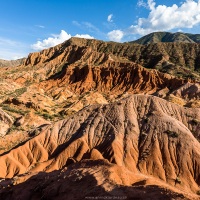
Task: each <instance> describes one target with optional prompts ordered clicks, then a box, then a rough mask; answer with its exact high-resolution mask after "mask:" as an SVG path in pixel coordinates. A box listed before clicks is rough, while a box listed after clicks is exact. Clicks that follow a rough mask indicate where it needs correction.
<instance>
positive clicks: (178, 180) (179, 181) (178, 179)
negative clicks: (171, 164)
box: [175, 176, 181, 184]
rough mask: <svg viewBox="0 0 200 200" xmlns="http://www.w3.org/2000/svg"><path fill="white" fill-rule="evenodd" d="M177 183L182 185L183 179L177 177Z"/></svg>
mask: <svg viewBox="0 0 200 200" xmlns="http://www.w3.org/2000/svg"><path fill="white" fill-rule="evenodd" d="M175 182H176V183H179V184H181V179H180V178H179V177H178V176H177V177H176V179H175Z"/></svg>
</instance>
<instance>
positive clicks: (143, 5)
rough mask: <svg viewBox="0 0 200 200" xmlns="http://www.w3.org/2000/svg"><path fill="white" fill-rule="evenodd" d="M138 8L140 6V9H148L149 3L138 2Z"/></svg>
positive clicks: (140, 0) (141, 0)
mask: <svg viewBox="0 0 200 200" xmlns="http://www.w3.org/2000/svg"><path fill="white" fill-rule="evenodd" d="M137 6H138V7H144V8H147V7H148V5H147V3H146V2H144V1H143V0H139V1H138V2H137Z"/></svg>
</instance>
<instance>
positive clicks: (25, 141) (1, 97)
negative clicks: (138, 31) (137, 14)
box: [0, 33, 200, 200]
mask: <svg viewBox="0 0 200 200" xmlns="http://www.w3.org/2000/svg"><path fill="white" fill-rule="evenodd" d="M199 40H200V36H199V35H191V34H182V33H177V34H170V33H153V34H150V35H148V36H145V37H144V38H141V39H140V40H137V41H135V42H130V43H114V42H103V41H98V40H89V39H80V38H71V39H70V40H68V41H65V42H64V43H62V44H59V45H57V46H55V47H52V48H49V49H45V50H43V51H41V52H37V53H31V54H29V56H28V57H27V58H25V59H20V60H17V61H4V60H0V66H1V68H0V199H3V200H10V199H20V200H26V199H27V200H28V199H43V200H47V199H48V200H49V199H53V200H54V199H66V200H68V199H69V200H72V199H87V198H90V197H91V198H93V197H99V198H100V197H102V198H103V197H110V198H117V197H118V198H121V199H122V198H124V199H200V196H199V195H200V143H199V141H200V85H199V81H200V43H199Z"/></svg>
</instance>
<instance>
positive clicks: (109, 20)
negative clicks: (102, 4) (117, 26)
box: [107, 14, 113, 22]
mask: <svg viewBox="0 0 200 200" xmlns="http://www.w3.org/2000/svg"><path fill="white" fill-rule="evenodd" d="M112 18H113V14H110V15H108V17H107V21H108V22H113V19H112Z"/></svg>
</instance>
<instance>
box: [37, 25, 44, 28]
mask: <svg viewBox="0 0 200 200" xmlns="http://www.w3.org/2000/svg"><path fill="white" fill-rule="evenodd" d="M35 26H36V27H38V28H45V26H43V25H35Z"/></svg>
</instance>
